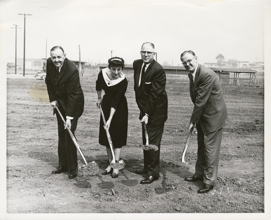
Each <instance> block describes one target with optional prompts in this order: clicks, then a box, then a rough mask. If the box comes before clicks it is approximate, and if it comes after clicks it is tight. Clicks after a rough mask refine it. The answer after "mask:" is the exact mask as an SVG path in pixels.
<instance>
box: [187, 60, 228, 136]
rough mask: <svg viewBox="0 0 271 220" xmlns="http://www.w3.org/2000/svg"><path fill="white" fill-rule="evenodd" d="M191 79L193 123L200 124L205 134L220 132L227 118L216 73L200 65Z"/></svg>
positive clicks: (190, 76) (191, 120)
mask: <svg viewBox="0 0 271 220" xmlns="http://www.w3.org/2000/svg"><path fill="white" fill-rule="evenodd" d="M188 76H189V79H190V96H191V99H192V102H193V103H194V109H193V113H192V116H191V119H190V122H191V123H199V124H200V125H201V128H202V131H203V133H204V134H208V133H211V132H213V131H216V130H219V129H220V128H222V127H223V126H224V124H225V120H226V118H227V109H226V104H225V101H224V98H223V94H222V91H221V85H220V82H219V78H218V76H217V75H216V73H215V72H214V71H213V70H211V69H209V68H207V67H204V66H202V65H200V64H198V68H197V71H196V74H195V82H193V76H192V75H191V74H190V73H189V74H188Z"/></svg>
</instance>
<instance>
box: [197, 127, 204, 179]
mask: <svg viewBox="0 0 271 220" xmlns="http://www.w3.org/2000/svg"><path fill="white" fill-rule="evenodd" d="M196 126H197V132H198V135H197V138H198V155H197V162H196V165H195V176H196V177H203V175H204V167H205V145H204V134H203V132H202V129H201V126H200V125H199V124H197V125H196Z"/></svg>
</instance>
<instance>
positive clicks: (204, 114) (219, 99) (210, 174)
mask: <svg viewBox="0 0 271 220" xmlns="http://www.w3.org/2000/svg"><path fill="white" fill-rule="evenodd" d="M181 61H182V64H183V66H184V67H185V69H186V70H188V71H189V74H188V77H189V80H190V97H191V100H192V102H193V103H194V109H193V112H192V116H191V118H190V124H189V132H193V130H194V129H195V127H196V128H197V138H198V155H197V162H196V165H195V174H194V175H193V176H191V177H186V178H185V181H189V182H195V181H199V180H202V181H203V183H204V185H203V187H202V188H201V189H199V190H198V193H207V192H209V191H210V190H212V189H213V187H214V185H215V183H216V180H217V172H218V161H219V152H220V145H221V140H222V128H223V126H224V124H225V120H226V118H227V109H226V104H225V101H224V98H223V94H222V90H221V85H220V82H219V78H218V76H217V75H216V73H215V72H214V71H213V70H211V69H209V68H207V67H205V66H202V65H200V64H199V63H198V60H197V56H196V54H195V53H194V52H193V51H191V50H188V51H184V52H183V53H182V54H181Z"/></svg>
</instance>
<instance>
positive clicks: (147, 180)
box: [140, 176, 158, 184]
mask: <svg viewBox="0 0 271 220" xmlns="http://www.w3.org/2000/svg"><path fill="white" fill-rule="evenodd" d="M154 180H158V177H155V176H148V177H147V178H146V179H144V180H141V182H140V184H151V183H152V182H153V181H154Z"/></svg>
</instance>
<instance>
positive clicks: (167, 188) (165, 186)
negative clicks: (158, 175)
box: [154, 169, 176, 194]
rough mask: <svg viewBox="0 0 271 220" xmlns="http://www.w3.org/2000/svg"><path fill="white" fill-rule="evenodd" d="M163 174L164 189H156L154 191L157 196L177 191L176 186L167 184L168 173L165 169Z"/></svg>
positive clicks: (162, 170)
mask: <svg viewBox="0 0 271 220" xmlns="http://www.w3.org/2000/svg"><path fill="white" fill-rule="evenodd" d="M161 172H162V173H163V179H162V187H156V188H155V189H154V190H155V192H156V193H157V194H163V193H167V192H170V191H172V190H174V189H176V186H175V185H173V184H167V183H166V179H167V177H166V176H167V171H166V170H165V169H161Z"/></svg>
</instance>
